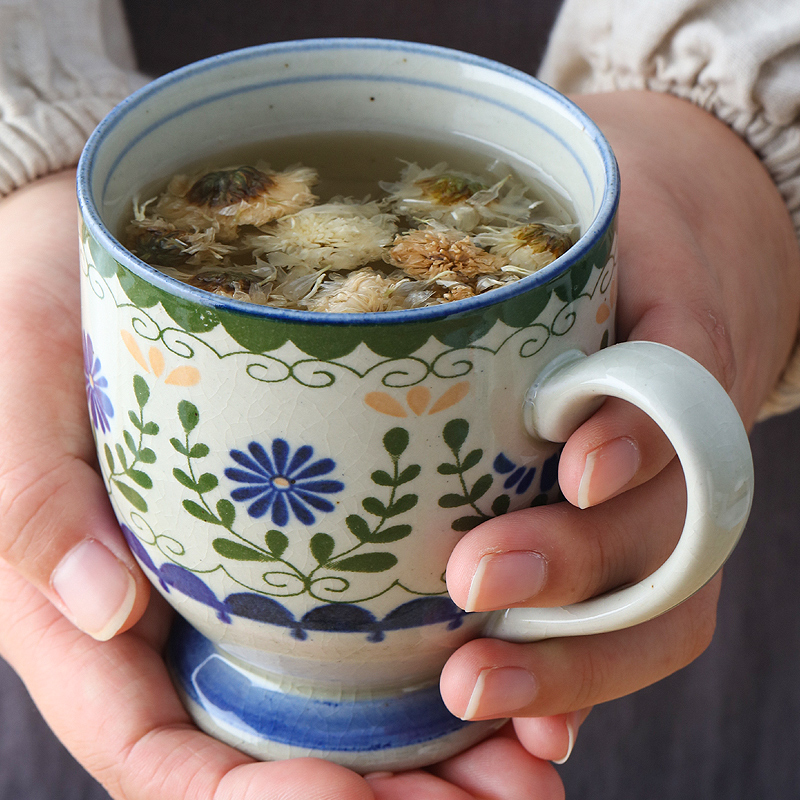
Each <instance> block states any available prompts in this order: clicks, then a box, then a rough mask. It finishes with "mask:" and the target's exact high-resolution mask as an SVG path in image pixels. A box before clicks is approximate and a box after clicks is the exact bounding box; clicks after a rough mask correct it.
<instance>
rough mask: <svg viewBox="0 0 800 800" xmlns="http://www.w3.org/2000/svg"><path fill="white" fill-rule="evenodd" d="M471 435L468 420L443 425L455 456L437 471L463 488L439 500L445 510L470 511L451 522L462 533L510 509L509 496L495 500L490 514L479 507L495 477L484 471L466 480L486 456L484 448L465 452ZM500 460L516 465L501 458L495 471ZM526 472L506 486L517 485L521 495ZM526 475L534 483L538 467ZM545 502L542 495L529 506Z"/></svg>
mask: <svg viewBox="0 0 800 800" xmlns="http://www.w3.org/2000/svg"><path fill="white" fill-rule="evenodd" d="M468 435H469V422H467V420H465V419H453V420H450V422H448V423H447V424H446V425H445V426H444V430H443V431H442V438H443V439H444V442H445V444H446V445H447V446H448V448H449V449H450V452H451V453H452V454H453V460H452V461H445V462H443V463H441V464H439V466H438V468H437V469H438V472H439V474H440V475H450V476H456V477H457V478H458V487H459V489H460V491H457V492H450V493H448V494H445V495H442V497H440V498H439V505H440V506H441V507H442V508H464V509H469V511H470V512H471V513H467V514H465V515H464V516H461V517H457V518H456V519H455V520H453V522H452V523H451V527H452V529H453V530H454V531H457V532H459V533H464V532H466V531H470V530H472V529H473V528H475V527H476V526H478V525H480V524H481V523H482V522H486V520H489V519H492V518H493V517H497V516H500V515H501V514H505V513H506V512H507V511H508V510H509V508H510V506H511V495H510V494H507V493H503V494H499V495H497V496H496V497H495V499H494V500H493V501H492V504H491V507H490V513H488V512H486V511H484V510H483V509H482V508H481V507H480V506H479V505H478V501H479V500H481V499H482V498H483V497H484V496H485V495H486V493H487V492H488V491H489V490H490V489H491V488H492V485H493V484H494V476H493V475H492V474H491V473H488V472H484V473H482V474H481V475H479V476H478V477H477V478H475V479H474V480H473V479H472V478H467V473H468V472H470V471H472V470H473V469H474V468H475V467H477V466H478V465H479V464H480V463H481V461H482V460H483V457H484V452H483V450H482V449H481V448H475V449H473V450H470V451H469V452H467V453H463V452H462V451H463V449H464V444H465V443H466V440H467V436H468ZM501 459H504V460H505V461H506V462H507V463H508V464H509V465H510V467H513V466H514V465H511V463H510V462H508V461H507V459H505V457H504V456H502V455H501V456H498V457H497V458H496V459H495V462H494V463H495V469H497V468H498V465H499V464H500V463H501ZM502 471H506V467H505V466H502ZM509 471H510V470H509ZM524 472H525V470H524V469H519V470H518V471H515V476H516V477H514V478H510V479H508V480H507V481H506V487H507V486H509V485H516V487H517V493H520V490H521V489H522V483H521V479H522V476H523V474H524ZM527 473H528V481H530V480H532V478H533V475H534V473H535V468H531V469H529V470H527ZM512 481H513V482H512ZM546 502H547V495H546V494H544V493H539V494H538V495H536V496H535V497H534V498H533V501H532V502H531V503H530V504H529V505H531V506H536V505H541V504H543V503H546Z"/></svg>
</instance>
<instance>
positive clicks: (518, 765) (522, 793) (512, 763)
mask: <svg viewBox="0 0 800 800" xmlns="http://www.w3.org/2000/svg"><path fill="white" fill-rule="evenodd" d="M523 744H524V743H523ZM523 744H521V743H520V741H518V740H517V739H516V737H514V736H512V735H511V731H508V733H507V734H506V735H496V736H493V737H492V738H490V739H487V740H486V741H484V742H481V743H480V744H479V745H476V746H475V747H473V748H472V749H471V750H470V751H469V752H467V753H462V754H460V755H458V756H455V757H454V758H450V759H448V760H447V761H445V762H443V763H441V764H438V765H437V766H436V767H434V768H432V770H431V771H432V772H433V773H434V774H435V775H438V776H439V777H440V778H443V779H445V780H447V781H449V782H450V783H452V784H455V785H456V786H460V787H461V788H462V789H464V790H465V791H467V792H468V793H469V794H470V796H472V797H476V798H481V800H530V798H531V797H536V798H537V800H563V798H564V787H563V784H562V783H561V779H560V778H559V777H558V773H557V772H556V771H555V769H554V768H553V767H552V765H551V764H549V763H547V761H543V760H540V758H531V755H530V753H532V752H533V751H532V750H530V749H526V747H523ZM534 787H536V789H534ZM413 796H415V795H412V794H408V795H406V796H405V797H413Z"/></svg>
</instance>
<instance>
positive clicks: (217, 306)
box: [77, 37, 620, 326]
mask: <svg viewBox="0 0 800 800" xmlns="http://www.w3.org/2000/svg"><path fill="white" fill-rule="evenodd" d="M348 49H353V50H355V49H370V50H388V51H402V52H406V53H411V54H420V55H427V56H434V57H437V58H442V59H445V60H450V61H456V62H458V63H461V64H467V65H471V66H478V67H481V68H483V69H486V70H488V71H490V72H496V73H499V74H502V75H505V76H506V77H508V78H511V79H512V80H515V81H517V82H519V83H521V84H523V85H527V86H528V87H532V88H533V89H534V90H535V91H537V92H540V93H542V94H544V95H546V96H547V97H548V98H549V100H550V101H551V102H553V103H554V104H555V105H556V106H558V107H559V108H560V110H561V111H562V112H563V113H565V115H566V116H567V117H570V118H572V120H573V121H574V122H575V123H576V125H577V126H578V127H580V128H581V129H582V130H583V132H584V133H585V134H586V135H588V137H589V138H590V140H591V142H592V143H593V144H594V146H595V148H596V150H597V152H598V153H599V155H600V157H601V159H602V163H603V168H604V172H605V175H606V180H605V184H604V187H603V196H602V199H601V202H600V205H599V207H598V210H597V212H596V213H595V215H594V217H593V219H592V221H591V223H590V225H589V227H588V228H587V229H586V231H585V232H584V233H583V235H582V236H581V237H580V238H579V239H578V241H577V242H576V243H575V244H574V245H572V247H571V248H570V249H569V250H568V251H567V252H566V253H565V254H564V255H562V256H560V257H558V258H557V259H555V260H554V261H553V262H551V263H550V264H548V265H547V266H545V267H543V268H542V269H540V270H538V271H537V272H535V273H534V274H532V275H528V276H526V277H524V278H521V279H520V280H518V281H515V282H513V283H511V284H507V285H506V286H502V287H498V288H496V289H493V290H492V291H490V292H485V293H483V294H482V295H479V296H477V297H471V298H467V299H464V300H458V301H455V302H451V303H442V304H440V305H435V306H427V307H423V308H413V309H402V310H395V311H391V312H389V311H381V312H349V313H336V314H332V313H329V312H321V311H306V310H300V309H287V308H279V307H274V306H265V305H259V304H256V303H249V302H247V301H243V300H234V299H233V298H228V297H223V296H219V295H215V294H213V293H211V292H207V291H204V290H203V289H199V288H196V287H193V286H190V285H188V284H186V283H183V282H182V281H180V280H178V279H176V278H172V277H170V276H168V275H166V274H165V273H163V272H161V271H160V270H158V269H156V268H155V267H153V266H152V265H150V264H148V263H147V262H145V261H143V260H141V259H139V258H138V257H136V256H135V255H134V254H133V253H131V252H130V251H129V250H128V249H127V248H125V247H124V246H123V245H122V243H121V242H120V241H119V240H118V239H117V238H116V237H115V236H114V235H113V234H112V233H111V231H110V230H109V229H108V226H107V225H106V223H105V222H104V221H103V219H102V217H101V214H100V212H99V209H98V207H97V204H96V203H95V200H94V195H93V192H92V188H91V187H92V182H93V171H94V167H95V159H96V156H97V154H98V152H99V151H101V149H102V147H103V146H104V144H105V141H106V138H107V136H108V135H109V133H110V132H111V131H113V130H114V129H115V128H116V127H117V126H118V125H119V124H121V123H122V122H123V121H124V119H125V117H126V116H127V115H128V114H130V113H132V112H133V111H134V110H135V109H136V108H137V107H138V106H139V105H141V104H142V103H143V102H145V101H147V100H148V99H150V98H152V97H154V96H156V95H158V94H160V93H162V92H164V91H169V90H170V89H171V88H172V87H173V85H175V84H178V83H180V82H182V81H183V80H186V79H188V78H192V77H195V76H197V75H199V74H202V73H204V72H210V71H213V70H217V69H224V68H226V67H229V66H230V65H232V64H236V63H239V62H242V61H246V60H250V59H255V58H261V57H263V56H265V55H272V54H281V55H285V54H288V53H298V52H304V51H313V50H317V51H319V50H330V51H334V50H348ZM430 84H432V85H438V84H437V83H436V81H435V80H432V81H430ZM450 88H451V87H450ZM451 90H452V89H451ZM212 96H213V95H211V94H209V95H208V97H212ZM208 97H206V98H205V100H204V102H205V101H206V100H207V99H208ZM196 103H197V101H194V102H190V103H187V104H184V105H183V106H181V107H180V108H178V109H176V111H175V113H176V114H177V113H178V112H182V111H185V110H186V109H187V108H189V107H191V106H192V105H195V104H196ZM163 121H164V119H163V118H161V119H159V120H158V121H157V122H155V123H154V124H153V126H152V127H156V126H157V125H160V124H162V123H163ZM147 130H148V131H149V130H150V128H148V129H147ZM112 170H113V167H112V169H111V170H109V173H110V172H111V171H112ZM619 183H620V180H619V168H618V165H617V161H616V157H615V156H614V153H613V151H612V149H611V146H610V144H609V143H608V141H607V139H606V138H605V136H604V135H603V133H602V132H601V131H600V129H599V127H598V126H597V124H596V123H595V122H594V121H593V120H592V119H591V118H590V117H589V116H588V115H587V114H586V113H585V112H584V111H583V110H582V109H581V108H580V107H579V106H578V105H576V104H575V103H574V102H573V101H571V100H570V99H569V98H567V97H566V96H564V95H563V94H561V93H560V92H558V91H556V90H555V89H553V88H552V87H550V86H549V85H547V84H546V83H543V82H542V81H540V80H539V79H538V78H535V77H534V76H532V75H529V74H527V73H525V72H522V71H521V70H518V69H516V68H514V67H510V66H508V65H506V64H503V63H501V62H498V61H495V60H493V59H489V58H486V57H484V56H479V55H475V54H473V53H467V52H464V51H461V50H456V49H453V48H447V47H442V46H439V45H430V44H424V43H421V42H407V41H402V40H395V39H381V38H362V37H328V38H311V39H298V40H291V41H281V42H269V43H266V44H262V45H255V46H252V47H246V48H241V49H237V50H231V51H228V52H225V53H220V54H217V55H213V56H210V57H208V58H204V59H201V60H199V61H195V62H192V63H190V64H187V65H185V66H183V67H179V68H178V69H175V70H172V71H170V72H168V73H165V74H164V75H161V76H159V77H157V78H155V79H154V80H152V81H150V82H149V83H147V84H145V85H144V86H143V87H141V88H139V89H138V90H136V91H134V92H133V93H131V94H130V95H129V96H128V97H126V98H125V99H124V100H123V101H122V102H120V103H119V104H118V105H117V106H115V107H114V108H113V109H112V110H111V111H110V112H109V113H108V114H107V115H106V116H105V117H104V118H103V119H102V120H101V121H100V123H99V124H98V125H97V127H96V128H95V129H94V131H93V132H92V134H91V135H90V136H89V138H88V140H87V142H86V144H85V146H84V148H83V151H82V153H81V156H80V159H79V162H78V168H77V195H78V207H79V211H80V214H81V217H82V220H83V224H84V225H86V227H87V228H88V229H89V232H90V233H91V235H92V237H93V238H94V239H95V240H96V241H97V242H98V244H100V245H101V247H102V248H103V249H104V250H105V251H106V252H107V253H108V254H109V255H110V256H111V257H112V258H113V259H114V260H115V261H116V262H118V263H120V264H122V265H123V266H124V267H126V268H127V269H129V270H131V271H132V272H133V273H134V274H135V275H137V276H138V277H140V278H141V279H142V280H145V281H146V282H148V283H150V284H152V285H154V286H156V287H157V288H159V289H161V290H163V291H165V292H167V293H168V294H170V295H172V296H175V297H177V298H179V299H181V300H184V301H187V302H189V303H192V304H195V305H198V306H202V307H206V308H209V309H213V310H215V311H229V312H234V313H238V314H244V315H246V316H249V317H252V318H255V319H266V320H270V321H273V322H279V321H284V322H291V323H294V324H297V323H302V324H311V325H334V326H339V325H343V326H353V325H357V326H360V325H371V326H374V325H396V324H403V323H411V322H414V323H420V322H433V321H436V320H443V319H449V318H453V317H458V316H461V315H463V314H468V313H473V312H476V311H481V310H483V309H487V308H490V307H492V306H495V305H497V304H499V303H502V302H503V301H505V300H509V299H511V298H514V297H518V296H520V295H523V294H525V293H527V292H528V291H531V290H532V289H535V288H536V287H538V286H542V285H544V284H546V283H549V282H550V281H552V280H554V279H556V278H559V277H560V276H562V275H564V274H565V273H567V272H568V271H569V270H570V269H571V268H572V267H573V266H574V265H575V264H576V263H578V262H580V261H581V260H582V259H583V258H585V257H586V256H587V255H588V253H589V252H590V251H591V250H592V249H593V248H594V247H595V246H596V245H597V244H598V243H599V242H600V241H601V240H602V239H603V237H604V236H605V234H606V232H607V231H608V229H609V227H610V226H611V225H612V223H613V220H614V216H615V214H616V211H617V207H618V204H619Z"/></svg>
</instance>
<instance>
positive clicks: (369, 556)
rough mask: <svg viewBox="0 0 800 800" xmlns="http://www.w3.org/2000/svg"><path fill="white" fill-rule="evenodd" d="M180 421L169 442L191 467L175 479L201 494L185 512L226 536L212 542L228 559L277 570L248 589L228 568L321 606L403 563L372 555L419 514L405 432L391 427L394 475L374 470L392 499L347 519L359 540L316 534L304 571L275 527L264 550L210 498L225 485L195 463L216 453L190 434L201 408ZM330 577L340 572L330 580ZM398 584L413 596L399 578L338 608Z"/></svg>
mask: <svg viewBox="0 0 800 800" xmlns="http://www.w3.org/2000/svg"><path fill="white" fill-rule="evenodd" d="M178 418H179V420H180V422H181V425H182V427H183V437H182V438H180V439H179V438H177V437H175V438H172V439H170V443H171V444H172V447H173V448H174V449H175V450H176V451H177V452H178V453H180V454H181V455H182V456H184V458H185V459H186V462H187V468H186V469H181V468H177V467H176V468H175V469H173V476H174V477H175V479H176V480H177V481H178V483H180V484H181V485H182V486H183V487H185V488H187V489H189V490H190V491H192V492H193V493H194V494H195V495H196V496H197V499H196V500H194V499H184V500H183V508H184V509H185V510H186V511H187V512H188V513H189V514H191V515H192V516H193V517H195V518H196V519H199V520H201V521H202V522H205V523H208V524H210V525H216V526H218V527H220V528H222V529H224V530H225V531H226V534H225V535H221V536H217V537H216V538H214V539H213V541H212V545H213V547H214V550H215V551H216V552H217V553H218V554H219V555H220V556H222V558H223V559H226V560H227V561H235V562H257V563H263V564H265V565H272V566H273V568H272V569H267V570H266V571H265V572H264V574H263V576H262V578H263V582H264V584H263V585H259V586H249V585H246V584H243V583H242V582H241V581H239V580H237V579H236V578H235V577H234V575H232V574H231V572H230V571H229V570H228V569H225V572H226V574H227V575H228V576H229V577H230V578H231V579H232V580H234V581H236V582H237V583H239V584H240V585H242V586H246V588H248V589H251V590H252V591H255V592H258V593H259V594H264V595H267V596H273V597H295V596H298V595H302V594H308V595H309V596H311V597H313V598H314V599H316V600H322V601H325V602H337V600H336V595H341V594H343V593H345V592H348V591H349V590H351V589H352V588H353V587H352V581H351V580H350V579H349V578H348V577H345V575H347V574H351V575H352V574H374V573H381V572H387V571H389V570H391V569H392V567H394V566H395V565H396V564H397V562H398V559H397V556H396V555H394V554H393V553H391V552H389V551H387V550H384V549H380V550H368V548H369V546H374V545H386V544H390V543H392V542H397V541H400V540H401V539H405V538H406V537H407V536H409V535H410V534H411V533H412V526H411V525H408V524H397V523H396V518H397V517H399V516H400V515H402V514H404V513H406V512H407V511H410V510H411V509H412V508H414V507H415V506H416V505H417V502H418V499H419V498H418V495H416V494H413V493H410V492H405V493H404V492H403V491H402V489H401V487H403V486H405V485H406V484H408V483H410V482H412V481H413V480H414V479H416V478H417V477H418V476H419V474H420V472H421V468H420V466H419V465H418V464H408V465H405V466H402V465H401V457H402V456H403V454H404V452H405V450H406V448H407V447H408V444H409V434H408V431H406V430H405V429H403V428H392V429H391V430H390V431H388V432H387V433H386V434H385V436H384V437H383V446H384V449H385V451H386V453H387V454H388V455H389V458H390V462H391V468H390V470H389V471H386V470H376V471H375V472H373V473H372V476H371V478H372V481H373V483H374V484H375V485H376V486H378V487H380V488H382V489H387V490H388V498H387V499H385V500H381V499H379V498H378V497H373V496H370V497H366V498H364V500H363V501H362V507H363V509H364V511H365V516H361V515H360V514H350V515H349V516H348V517H347V518H346V520H345V521H346V524H347V528H348V530H349V531H350V533H351V534H352V536H353V538H354V540H355V541H351V542H350V543H348V544H344V545H342V544H339V543H337V541H336V539H335V538H334V537H333V536H331V535H330V534H329V533H325V532H316V533H314V534H313V535H312V536H311V538H310V540H309V542H308V549H309V552H310V554H311V556H312V557H313V560H314V562H315V565H314V566H313V567H312V568H311V569H310V570H308V571H307V572H306V571H303V569H301V567H299V566H298V565H297V564H296V563H294V561H293V560H290V558H289V557H287V555H286V554H287V551H288V550H289V545H290V540H289V537H288V536H287V535H286V534H285V533H284V532H283V531H281V530H278V529H276V528H271V529H269V530H267V531H266V533H265V535H264V540H263V544H261V543H260V542H258V541H253V540H252V539H250V538H248V537H245V536H244V535H242V534H241V533H239V532H238V531H237V530H236V528H235V523H236V516H237V514H236V506H235V505H234V503H232V502H231V501H230V500H227V499H225V498H222V499H219V500H217V502H216V503H215V504H213V505H212V502H211V501H210V500H209V494H210V493H211V492H212V491H213V490H215V489H217V488H218V485H219V481H218V479H217V477H216V476H215V475H213V474H212V473H210V472H202V471H201V470H199V469H198V468H197V465H196V462H198V461H200V460H202V459H203V458H205V457H206V456H207V455H209V452H210V451H209V448H208V446H207V445H205V444H203V443H202V442H192V434H193V432H194V430H195V428H196V427H197V424H198V422H199V419H200V416H199V412H198V410H197V407H196V406H194V405H193V404H192V403H190V402H188V401H185V400H184V401H181V402H180V403H179V404H178ZM331 572H333V573H335V574H333V575H332V574H330V573H331ZM341 573H344V574H341ZM394 586H400V587H401V588H403V589H404V590H405V591H407V592H408V591H409V590H408V589H407V588H406V587H404V586H402V585H401V584H400V583H399V582H398V581H396V580H395V581H393V582H391V584H390V585H389V586H387V587H385V588H383V589H382V590H380V591H378V592H372V593H367V594H366V595H365V596H363V597H359V598H358V599H354V598H351V597H348V598H347V600H346V601H344V600H340V601H339V602H348V603H352V602H364V601H366V600H372V599H374V598H376V597H379V596H381V595H383V594H385V593H386V592H388V591H389V590H390V589H391V588H393V587H394ZM411 593H412V594H418V593H417V592H411Z"/></svg>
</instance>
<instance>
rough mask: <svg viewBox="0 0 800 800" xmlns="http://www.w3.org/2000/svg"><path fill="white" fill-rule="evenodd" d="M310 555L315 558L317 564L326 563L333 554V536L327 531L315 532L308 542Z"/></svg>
mask: <svg viewBox="0 0 800 800" xmlns="http://www.w3.org/2000/svg"><path fill="white" fill-rule="evenodd" d="M309 546H310V548H311V555H312V556H314V558H315V559H316V560H317V563H318V564H327V562H328V560H329V559H330V557H331V556H332V555H333V548H334V547H335V546H336V542H334V540H333V537H332V536H329V535H328V534H327V533H315V534H314V535H313V536H312V537H311V542H310V543H309Z"/></svg>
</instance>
